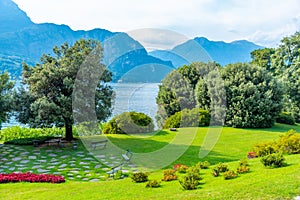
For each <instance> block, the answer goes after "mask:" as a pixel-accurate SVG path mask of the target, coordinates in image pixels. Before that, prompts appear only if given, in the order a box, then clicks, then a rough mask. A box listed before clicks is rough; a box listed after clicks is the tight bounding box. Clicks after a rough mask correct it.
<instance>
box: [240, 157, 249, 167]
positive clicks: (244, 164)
mask: <svg viewBox="0 0 300 200" xmlns="http://www.w3.org/2000/svg"><path fill="white" fill-rule="evenodd" d="M239 166H246V167H247V166H249V163H248V160H247V159H246V158H243V159H241V160H240V162H239Z"/></svg>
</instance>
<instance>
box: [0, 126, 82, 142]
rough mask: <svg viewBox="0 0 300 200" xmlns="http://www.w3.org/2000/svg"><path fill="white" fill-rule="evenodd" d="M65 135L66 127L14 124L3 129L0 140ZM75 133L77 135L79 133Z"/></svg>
mask: <svg viewBox="0 0 300 200" xmlns="http://www.w3.org/2000/svg"><path fill="white" fill-rule="evenodd" d="M74 132H76V131H74ZM64 135H65V131H64V128H25V127H19V126H14V127H9V128H5V129H2V130H1V131H0V140H1V141H4V142H7V141H12V140H19V139H25V138H39V137H58V136H64ZM74 135H77V133H75V134H74ZM29 140H30V139H29Z"/></svg>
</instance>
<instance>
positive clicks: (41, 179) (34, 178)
mask: <svg viewBox="0 0 300 200" xmlns="http://www.w3.org/2000/svg"><path fill="white" fill-rule="evenodd" d="M15 182H30V183H63V182H65V179H64V177H63V176H57V175H51V174H31V173H29V172H27V173H11V174H0V183H15Z"/></svg>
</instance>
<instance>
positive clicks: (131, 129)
mask: <svg viewBox="0 0 300 200" xmlns="http://www.w3.org/2000/svg"><path fill="white" fill-rule="evenodd" d="M153 130H154V124H153V122H152V119H151V117H149V116H147V115H146V114H144V113H138V112H134V111H132V112H124V113H122V114H120V115H118V116H115V117H114V118H113V119H111V120H110V121H109V122H108V124H107V125H106V126H105V127H104V129H103V133H104V134H130V133H148V132H152V131H153Z"/></svg>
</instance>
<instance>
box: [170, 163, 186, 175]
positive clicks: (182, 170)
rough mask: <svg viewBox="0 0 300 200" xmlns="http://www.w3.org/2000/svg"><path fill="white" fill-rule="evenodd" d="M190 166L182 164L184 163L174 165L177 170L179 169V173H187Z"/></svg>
mask: <svg viewBox="0 0 300 200" xmlns="http://www.w3.org/2000/svg"><path fill="white" fill-rule="evenodd" d="M188 168H189V167H188V166H186V165H182V164H176V165H174V167H173V169H174V170H176V171H178V172H179V173H186V170H187V169H188Z"/></svg>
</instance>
